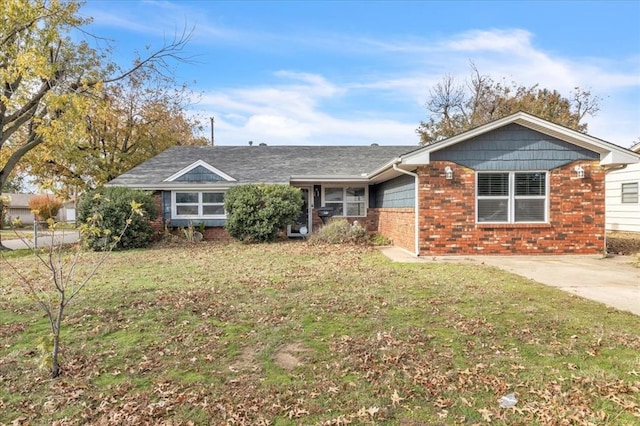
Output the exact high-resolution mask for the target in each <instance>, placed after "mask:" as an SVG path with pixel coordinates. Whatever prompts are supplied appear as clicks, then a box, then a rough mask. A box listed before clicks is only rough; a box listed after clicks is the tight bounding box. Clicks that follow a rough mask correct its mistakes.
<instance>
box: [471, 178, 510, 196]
mask: <svg viewBox="0 0 640 426" xmlns="http://www.w3.org/2000/svg"><path fill="white" fill-rule="evenodd" d="M478 195H479V196H496V197H500V196H506V195H509V173H478Z"/></svg>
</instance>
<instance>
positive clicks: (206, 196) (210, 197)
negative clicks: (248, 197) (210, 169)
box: [202, 192, 224, 203]
mask: <svg viewBox="0 0 640 426" xmlns="http://www.w3.org/2000/svg"><path fill="white" fill-rule="evenodd" d="M202 202H203V203H224V194H223V193H222V192H203V193H202Z"/></svg>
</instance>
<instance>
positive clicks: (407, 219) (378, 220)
mask: <svg viewBox="0 0 640 426" xmlns="http://www.w3.org/2000/svg"><path fill="white" fill-rule="evenodd" d="M366 223H367V230H368V231H369V232H371V233H377V234H380V235H382V236H384V237H387V238H389V239H390V240H391V241H393V245H395V246H398V247H402V248H404V249H406V250H409V251H410V252H411V253H415V251H416V243H415V231H414V229H415V223H416V217H415V210H414V209H413V208H375V209H369V210H368V218H367V222H366Z"/></svg>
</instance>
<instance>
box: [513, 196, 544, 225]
mask: <svg viewBox="0 0 640 426" xmlns="http://www.w3.org/2000/svg"><path fill="white" fill-rule="evenodd" d="M544 213H545V212H544V200H516V217H515V220H516V222H544V216H545V214H544Z"/></svg>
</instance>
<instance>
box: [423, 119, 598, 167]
mask: <svg viewBox="0 0 640 426" xmlns="http://www.w3.org/2000/svg"><path fill="white" fill-rule="evenodd" d="M430 158H431V160H433V161H438V160H440V161H453V162H454V163H457V164H460V165H463V166H466V167H469V168H471V169H474V170H481V171H486V170H516V171H518V170H551V169H555V168H557V167H560V166H562V165H564V164H567V163H570V162H572V161H576V160H597V159H599V158H600V156H599V154H598V153H596V152H593V151H589V150H587V149H584V148H581V147H579V146H576V145H573V144H571V143H569V142H565V141H563V140H560V139H558V138H554V137H552V136H548V135H545V134H544V133H540V132H537V131H535V130H531V129H528V128H526V127H524V126H521V125H519V124H515V123H514V124H509V125H507V126H505V127H502V128H500V129H497V130H494V131H492V132H489V133H485V134H482V135H480V136H476V137H475V138H473V139H469V140H467V141H464V142H460V143H458V144H455V145H452V146H449V147H447V148H444V149H441V150H439V151H435V152H433V153H431V155H430Z"/></svg>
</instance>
